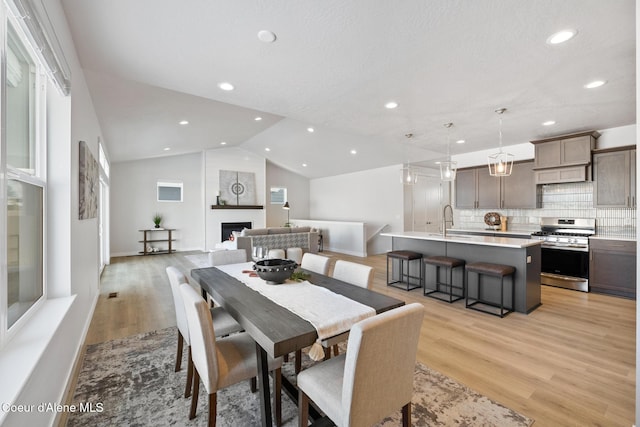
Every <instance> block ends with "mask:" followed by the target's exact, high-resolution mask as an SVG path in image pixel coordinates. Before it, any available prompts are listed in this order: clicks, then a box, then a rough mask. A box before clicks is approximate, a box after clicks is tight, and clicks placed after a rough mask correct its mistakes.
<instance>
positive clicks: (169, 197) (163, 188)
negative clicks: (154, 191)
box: [158, 182, 182, 202]
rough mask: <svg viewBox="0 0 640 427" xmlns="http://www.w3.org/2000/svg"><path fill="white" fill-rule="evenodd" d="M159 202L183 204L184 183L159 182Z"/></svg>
mask: <svg viewBox="0 0 640 427" xmlns="http://www.w3.org/2000/svg"><path fill="white" fill-rule="evenodd" d="M158 201H159V202H181V201H182V183H181V182H179V183H174V182H158Z"/></svg>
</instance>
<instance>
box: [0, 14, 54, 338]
mask: <svg viewBox="0 0 640 427" xmlns="http://www.w3.org/2000/svg"><path fill="white" fill-rule="evenodd" d="M6 28H7V32H6V48H5V52H6V58H7V73H6V74H5V76H6V77H5V80H4V82H3V83H4V84H3V96H4V98H5V101H6V105H7V108H6V109H4V115H3V117H2V118H1V121H2V123H3V124H4V126H5V129H6V133H5V135H4V140H3V141H2V144H3V145H4V147H5V149H6V153H7V155H6V158H5V161H4V162H3V163H2V164H1V166H0V168H1V169H2V170H4V171H6V174H5V176H6V179H3V180H2V181H0V183H1V184H2V185H4V186H5V188H6V195H7V198H6V200H7V202H6V206H5V208H4V209H5V211H4V212H3V214H4V216H5V218H6V242H4V245H6V246H4V248H5V251H4V254H3V255H4V256H6V265H7V270H6V275H5V276H4V277H1V278H0V284H1V285H0V289H1V290H2V292H3V293H4V294H5V297H4V298H0V301H2V303H3V304H2V305H3V307H1V310H0V311H1V312H2V313H3V314H4V313H6V317H5V319H6V322H0V325H4V329H3V330H2V331H1V332H0V336H1V335H3V334H4V333H5V332H6V331H10V330H11V328H12V327H13V326H14V325H16V324H18V323H19V322H20V320H21V319H22V318H23V316H24V315H25V314H26V313H27V312H29V310H30V309H31V308H32V307H34V306H35V305H37V304H38V302H40V301H42V300H43V299H44V297H46V283H45V276H44V265H45V264H44V263H45V252H44V247H45V246H44V243H45V235H44V230H45V211H44V206H45V203H44V201H45V197H46V181H45V168H44V164H45V150H44V147H45V141H44V129H45V121H44V120H45V114H44V108H45V102H44V100H45V89H44V88H45V84H44V82H45V81H44V75H43V71H42V69H41V66H40V65H39V61H37V60H36V55H35V54H34V52H33V51H32V49H31V47H30V46H31V45H30V44H28V43H27V42H26V40H27V38H26V36H25V34H24V33H23V32H22V30H21V29H20V27H19V26H18V25H17V24H16V22H15V21H14V20H13V18H10V19H8V21H7V27H6Z"/></svg>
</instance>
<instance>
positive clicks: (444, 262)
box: [424, 256, 465, 303]
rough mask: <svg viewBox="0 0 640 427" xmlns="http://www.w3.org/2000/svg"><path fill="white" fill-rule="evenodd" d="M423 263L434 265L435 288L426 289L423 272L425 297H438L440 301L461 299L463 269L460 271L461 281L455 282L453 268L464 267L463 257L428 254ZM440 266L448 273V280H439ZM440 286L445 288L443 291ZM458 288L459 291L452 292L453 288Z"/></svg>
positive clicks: (462, 296)
mask: <svg viewBox="0 0 640 427" xmlns="http://www.w3.org/2000/svg"><path fill="white" fill-rule="evenodd" d="M424 263H425V265H427V264H429V265H433V266H435V267H436V282H435V285H436V288H435V289H427V280H426V275H427V273H426V272H425V283H424V295H425V296H427V297H431V298H435V299H439V300H440V301H446V302H448V303H452V302H454V301H458V300H461V299H462V298H464V276H465V275H464V270H463V271H462V283H461V284H455V283H453V269H454V268H458V267H462V268H463V269H464V264H465V261H464V260H463V259H458V258H451V257H446V256H430V257H426V258H425V259H424ZM440 268H446V269H447V272H448V273H449V274H448V275H449V281H448V282H441V281H440ZM442 288H444V289H445V290H444V291H443V290H442ZM454 289H458V290H459V291H460V292H459V293H456V294H454V292H453V290H454Z"/></svg>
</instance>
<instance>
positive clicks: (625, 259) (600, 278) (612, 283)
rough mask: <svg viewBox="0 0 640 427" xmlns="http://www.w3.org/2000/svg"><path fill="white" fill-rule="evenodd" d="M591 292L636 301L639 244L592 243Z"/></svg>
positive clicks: (597, 240)
mask: <svg viewBox="0 0 640 427" xmlns="http://www.w3.org/2000/svg"><path fill="white" fill-rule="evenodd" d="M589 290H590V291H591V292H598V293H602V294H609V295H617V296H621V297H627V298H634V299H635V298H636V242H635V241H629V240H603V239H591V240H589Z"/></svg>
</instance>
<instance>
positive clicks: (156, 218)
mask: <svg viewBox="0 0 640 427" xmlns="http://www.w3.org/2000/svg"><path fill="white" fill-rule="evenodd" d="M161 222H162V215H160V214H159V213H157V212H156V214H155V215H154V216H153V223H154V224H155V225H156V228H160V223H161Z"/></svg>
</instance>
